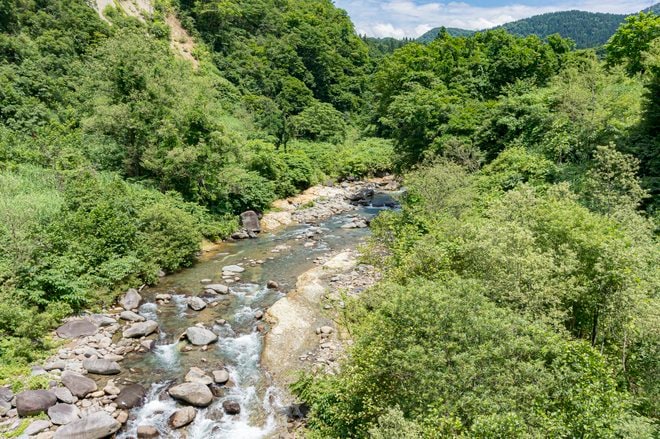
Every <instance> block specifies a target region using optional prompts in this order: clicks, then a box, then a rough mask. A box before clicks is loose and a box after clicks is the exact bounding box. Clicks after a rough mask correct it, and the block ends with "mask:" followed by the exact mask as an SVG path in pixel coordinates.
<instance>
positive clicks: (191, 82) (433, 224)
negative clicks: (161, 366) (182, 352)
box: [0, 0, 660, 439]
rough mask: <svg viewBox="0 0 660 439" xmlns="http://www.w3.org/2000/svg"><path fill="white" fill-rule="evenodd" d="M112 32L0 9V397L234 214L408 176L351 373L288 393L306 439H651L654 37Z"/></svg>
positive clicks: (252, 21) (384, 240)
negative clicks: (94, 315) (314, 192)
mask: <svg viewBox="0 0 660 439" xmlns="http://www.w3.org/2000/svg"><path fill="white" fill-rule="evenodd" d="M102 12H103V16H104V18H101V17H100V16H99V14H98V13H97V11H95V10H94V9H93V8H91V7H90V6H89V5H88V4H87V3H86V2H85V1H84V0H29V1H27V0H0V121H1V124H0V218H1V220H0V243H1V245H0V335H1V339H0V380H5V379H9V378H12V377H15V376H17V375H19V374H20V373H23V372H24V371H26V370H27V369H26V366H28V365H29V364H31V362H33V361H36V360H38V359H39V358H41V357H42V356H43V355H45V354H46V353H47V352H48V350H49V348H51V347H52V342H51V341H50V340H49V338H48V337H47V336H46V334H47V332H48V330H50V329H51V328H53V327H54V325H56V324H57V322H58V321H60V320H61V319H62V318H63V317H65V316H67V315H70V314H71V313H75V312H79V311H81V310H89V309H95V308H98V307H101V306H104V305H106V304H109V303H112V302H113V301H114V300H115V299H116V294H117V293H118V292H119V291H121V290H122V289H123V288H126V287H128V286H134V285H136V284H137V285H139V284H141V283H152V282H155V281H156V280H157V277H158V274H159V272H161V271H163V272H173V271H176V270H178V269H180V268H182V267H186V266H189V265H190V264H192V263H193V262H194V260H195V256H196V254H197V252H198V251H199V249H200V244H201V242H202V240H203V239H209V240H217V239H220V238H224V237H226V236H228V235H230V234H231V233H232V232H233V231H234V230H235V229H236V227H237V220H236V215H237V214H238V213H240V212H242V211H244V210H247V209H254V210H256V211H258V212H264V211H266V210H267V209H268V208H269V206H270V205H271V202H272V201H273V200H275V199H276V198H280V197H286V196H288V195H292V194H295V193H297V192H299V191H301V190H304V189H305V188H307V187H309V186H311V185H313V184H316V183H319V182H326V181H329V180H330V181H339V180H342V179H346V178H362V177H365V176H369V175H378V174H382V173H386V172H396V173H397V174H398V175H399V176H400V177H401V178H402V179H403V181H404V184H405V187H406V194H405V196H404V198H403V200H402V203H403V206H402V209H401V210H399V211H392V212H387V213H384V214H382V215H380V216H379V217H378V218H377V220H375V221H374V222H373V223H372V228H373V233H374V237H373V239H372V240H371V241H370V244H369V245H368V247H367V248H365V249H364V258H365V260H367V261H369V262H370V263H372V264H375V265H376V266H377V267H378V268H379V269H380V270H382V271H383V273H384V279H383V280H382V281H381V282H380V283H379V284H378V285H377V286H376V287H374V288H371V289H370V290H368V291H366V292H364V293H363V294H362V295H361V296H360V297H358V298H356V299H351V300H348V301H347V303H346V309H345V312H344V315H343V320H342V322H341V324H342V325H344V326H345V328H346V329H347V331H348V332H349V333H350V334H351V338H352V339H353V344H352V347H351V348H350V351H349V352H348V354H347V357H346V358H345V359H344V360H343V363H342V368H341V372H340V373H339V374H337V375H323V374H304V375H301V377H300V379H299V380H298V381H297V383H296V384H295V385H294V387H293V391H294V393H295V394H296V395H298V397H299V398H300V399H301V400H302V401H304V402H305V403H306V404H307V405H308V406H309V408H310V412H309V417H308V420H307V434H308V436H309V437H319V438H328V437H337V438H339V437H342V438H343V437H374V438H383V439H385V438H392V437H400V438H418V437H429V438H435V437H482V438H486V437H488V438H494V437H507V438H508V437H521V438H522V437H566V438H569V437H585V438H586V437H594V438H606V437H621V438H629V437H635V438H652V437H657V434H658V431H659V430H658V419H659V417H660V405H659V401H660V384H659V383H660V381H659V380H658V379H657V377H658V376H660V314H659V310H660V297H659V296H658V294H659V292H660V248H659V247H658V243H657V235H658V234H657V220H658V194H659V192H660V176H659V175H658V172H659V170H660V163H659V161H660V157H659V155H660V144H659V141H660V140H659V137H658V134H659V133H658V128H659V127H660V120H659V118H660V109H659V108H660V107H659V105H660V100H659V99H660V98H659V97H660V17H659V16H658V15H655V14H654V13H640V14H638V15H633V16H631V17H628V18H626V20H625V22H624V23H623V24H622V25H621V26H620V27H619V28H618V30H617V31H616V33H615V34H614V35H613V36H612V37H611V38H610V40H609V41H608V43H607V44H606V46H605V48H604V53H605V54H606V56H605V58H604V59H601V58H599V57H598V56H597V55H596V53H595V52H594V51H593V50H576V49H575V44H574V42H573V41H571V40H568V39H564V38H562V37H560V36H559V35H549V36H548V37H547V38H539V37H538V36H534V35H531V36H525V37H520V36H516V35H512V34H511V33H509V32H507V30H505V29H496V30H491V31H486V32H480V33H477V34H474V35H468V36H452V35H450V33H448V32H441V33H440V34H439V35H438V37H437V38H435V39H434V40H433V41H432V42H431V43H429V44H419V43H416V42H410V43H407V44H402V45H398V44H397V43H396V42H393V41H388V40H376V39H369V38H363V37H360V36H359V35H357V33H356V32H355V29H354V27H353V24H352V23H351V21H350V19H349V17H348V15H347V14H346V12H345V11H342V10H340V9H337V8H335V7H334V5H333V3H332V2H331V1H330V0H222V1H220V0H204V1H189V0H170V1H160V2H156V3H155V8H154V11H153V13H151V14H145V15H143V16H135V17H134V16H130V15H129V14H126V13H124V12H123V11H122V10H117V9H114V8H112V7H110V8H107V9H106V10H104V11H102ZM179 25H180V26H181V29H178V30H177V33H176V34H175V28H177V27H178V26H179ZM182 29H185V31H186V32H187V33H188V34H189V35H190V36H192V40H193V41H194V44H193V45H192V47H191V48H188V51H186V52H185V55H186V56H183V54H182V53H181V52H180V51H177V50H176V48H177V47H179V46H180V45H181V44H183V43H184V40H185V39H184V38H182V37H181V32H182ZM176 35H179V36H178V37H177V36H176ZM185 41H187V40H185Z"/></svg>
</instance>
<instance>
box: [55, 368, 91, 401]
mask: <svg viewBox="0 0 660 439" xmlns="http://www.w3.org/2000/svg"><path fill="white" fill-rule="evenodd" d="M62 384H64V386H65V387H66V388H67V389H69V390H70V391H71V393H72V394H73V395H74V396H77V397H78V398H84V397H85V396H87V394H89V393H92V392H96V389H97V387H96V383H95V382H94V380H91V379H89V378H87V377H86V376H82V375H80V374H77V373H74V372H64V373H63V374H62Z"/></svg>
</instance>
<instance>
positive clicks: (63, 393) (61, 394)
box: [51, 387, 78, 404]
mask: <svg viewBox="0 0 660 439" xmlns="http://www.w3.org/2000/svg"><path fill="white" fill-rule="evenodd" d="M51 392H53V393H54V394H55V396H56V397H57V400H58V401H62V402H63V403H66V404H73V403H74V402H76V401H77V400H78V398H76V397H75V396H73V394H72V393H71V391H70V390H69V389H67V388H66V387H55V388H54V389H52V390H51Z"/></svg>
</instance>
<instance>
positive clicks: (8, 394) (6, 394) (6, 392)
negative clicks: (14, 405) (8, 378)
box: [0, 387, 14, 402]
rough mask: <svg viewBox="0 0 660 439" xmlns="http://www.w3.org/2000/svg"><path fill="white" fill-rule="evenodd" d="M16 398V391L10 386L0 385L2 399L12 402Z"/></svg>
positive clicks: (0, 397)
mask: <svg viewBox="0 0 660 439" xmlns="http://www.w3.org/2000/svg"><path fill="white" fill-rule="evenodd" d="M12 399H14V392H12V391H11V389H10V388H9V387H0V400H4V401H7V402H11V400H12Z"/></svg>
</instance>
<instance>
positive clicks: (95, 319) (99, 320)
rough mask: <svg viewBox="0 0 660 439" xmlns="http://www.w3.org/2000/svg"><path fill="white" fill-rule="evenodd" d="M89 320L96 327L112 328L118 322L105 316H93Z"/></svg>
mask: <svg viewBox="0 0 660 439" xmlns="http://www.w3.org/2000/svg"><path fill="white" fill-rule="evenodd" d="M89 320H90V321H91V322H92V323H94V324H95V325H96V326H100V327H105V326H110V325H114V324H115V323H117V320H115V319H113V318H112V317H110V316H106V315H105V314H92V315H90V316H89Z"/></svg>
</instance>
